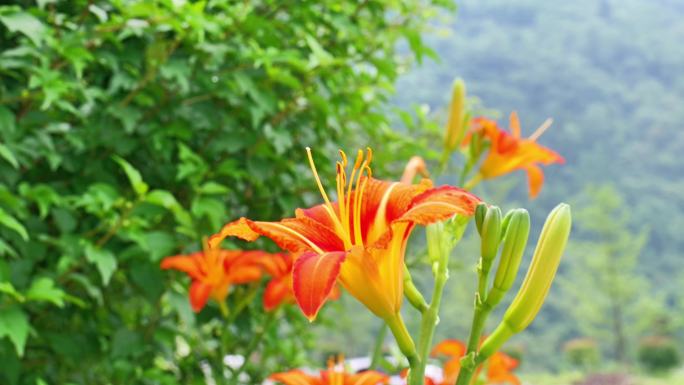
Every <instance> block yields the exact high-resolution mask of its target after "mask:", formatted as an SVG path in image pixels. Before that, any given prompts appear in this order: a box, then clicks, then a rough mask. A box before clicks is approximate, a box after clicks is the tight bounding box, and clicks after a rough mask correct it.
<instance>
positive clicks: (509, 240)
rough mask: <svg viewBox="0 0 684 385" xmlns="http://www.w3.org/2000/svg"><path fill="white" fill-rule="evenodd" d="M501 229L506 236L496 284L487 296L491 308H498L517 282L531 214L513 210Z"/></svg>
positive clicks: (522, 210)
mask: <svg viewBox="0 0 684 385" xmlns="http://www.w3.org/2000/svg"><path fill="white" fill-rule="evenodd" d="M501 227H502V229H505V230H502V232H503V231H505V232H506V234H505V235H504V240H503V248H502V250H501V256H500V257H499V266H498V268H497V269H496V276H495V277H494V284H493V285H492V289H491V290H490V291H489V294H488V295H487V304H488V305H489V306H490V307H494V306H496V305H497V304H498V303H499V302H500V301H501V299H503V297H504V295H506V292H507V291H508V290H509V289H510V288H511V286H513V283H514V282H515V277H516V276H517V275H518V268H519V267H520V261H522V256H523V254H524V252H525V246H527V238H528V236H529V234H530V214H529V213H528V212H527V210H525V209H516V210H511V211H509V212H508V214H506V217H505V218H504V225H502V226H501Z"/></svg>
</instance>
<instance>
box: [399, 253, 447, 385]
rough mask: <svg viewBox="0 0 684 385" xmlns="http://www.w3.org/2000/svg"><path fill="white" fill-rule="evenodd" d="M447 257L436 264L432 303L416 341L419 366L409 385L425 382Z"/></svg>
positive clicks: (445, 279)
mask: <svg viewBox="0 0 684 385" xmlns="http://www.w3.org/2000/svg"><path fill="white" fill-rule="evenodd" d="M447 262H448V256H447V257H444V258H442V260H441V261H439V262H438V266H437V269H436V274H435V286H434V289H433V291H432V301H431V302H430V306H429V307H428V309H427V311H425V312H423V317H422V320H421V323H420V337H419V340H418V356H419V357H420V365H419V366H418V368H416V369H417V370H412V371H411V373H410V377H409V385H414V384H415V385H419V384H420V385H422V384H423V382H424V381H425V380H424V378H425V366H426V365H427V359H428V356H429V355H430V348H431V347H432V338H433V337H434V335H435V329H436V328H437V323H438V322H439V308H440V305H441V303H442V294H443V293H444V286H445V285H446V281H447V280H448V279H449V272H448V270H447Z"/></svg>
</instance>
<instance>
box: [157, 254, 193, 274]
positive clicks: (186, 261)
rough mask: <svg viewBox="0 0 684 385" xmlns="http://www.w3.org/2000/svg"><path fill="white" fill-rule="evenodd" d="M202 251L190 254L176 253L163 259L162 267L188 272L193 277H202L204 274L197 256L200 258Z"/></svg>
mask: <svg viewBox="0 0 684 385" xmlns="http://www.w3.org/2000/svg"><path fill="white" fill-rule="evenodd" d="M201 256H202V253H201V252H199V253H193V254H190V255H174V256H172V257H166V258H164V259H162V261H161V264H160V267H161V268H162V269H164V270H166V269H173V270H178V271H182V272H184V273H186V274H187V275H189V276H190V278H192V279H195V280H197V279H201V278H202V276H203V273H202V269H201V268H200V266H199V264H198V262H197V258H200V257H201Z"/></svg>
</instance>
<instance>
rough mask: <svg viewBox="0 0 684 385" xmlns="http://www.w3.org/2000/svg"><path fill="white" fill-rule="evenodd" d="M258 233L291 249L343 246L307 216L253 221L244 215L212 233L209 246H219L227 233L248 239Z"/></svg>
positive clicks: (256, 236) (340, 247) (319, 250)
mask: <svg viewBox="0 0 684 385" xmlns="http://www.w3.org/2000/svg"><path fill="white" fill-rule="evenodd" d="M261 235H263V236H265V237H267V238H270V239H271V240H273V241H274V242H275V243H276V244H277V245H278V246H279V247H280V248H282V249H285V250H288V251H290V252H301V251H315V252H318V253H320V252H324V251H334V250H342V249H343V243H342V241H341V240H340V239H339V237H338V236H337V235H336V234H335V233H334V232H333V231H332V230H330V229H329V228H327V227H325V226H323V225H321V224H320V223H319V222H317V221H314V220H312V219H310V218H306V217H300V218H288V219H283V220H282V221H280V222H256V221H252V220H249V219H247V218H244V217H243V218H240V219H238V220H237V221H234V222H231V223H228V224H227V225H225V226H223V228H222V229H221V231H219V232H218V233H217V234H214V235H212V236H211V237H210V238H209V247H211V248H215V247H218V246H219V245H220V244H221V241H223V240H224V239H225V238H226V237H229V236H235V237H238V238H242V239H244V240H246V241H250V242H251V241H254V240H256V239H257V238H259V236H261Z"/></svg>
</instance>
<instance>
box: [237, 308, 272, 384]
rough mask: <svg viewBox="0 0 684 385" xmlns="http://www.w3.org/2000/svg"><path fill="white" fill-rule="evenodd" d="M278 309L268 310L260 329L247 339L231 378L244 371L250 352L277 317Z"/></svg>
mask: <svg viewBox="0 0 684 385" xmlns="http://www.w3.org/2000/svg"><path fill="white" fill-rule="evenodd" d="M279 311H280V309H279V308H277V309H273V310H272V311H269V312H268V314H267V316H266V320H265V321H264V322H263V325H262V326H261V328H260V329H258V330H257V331H256V333H254V336H252V339H251V341H249V344H248V345H247V348H246V349H245V352H244V354H243V357H244V362H243V363H242V365H240V367H239V368H237V369H236V370H235V372H233V378H235V379H238V380H239V376H240V373H242V372H244V371H245V369H247V365H248V364H249V361H250V358H251V357H252V354H253V353H254V351H255V350H256V349H257V347H258V346H259V343H260V342H261V340H262V339H263V338H264V334H266V332H267V331H268V330H269V329H270V328H271V326H273V323H274V322H275V320H276V319H277V317H276V315H277V313H278V312H279Z"/></svg>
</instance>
